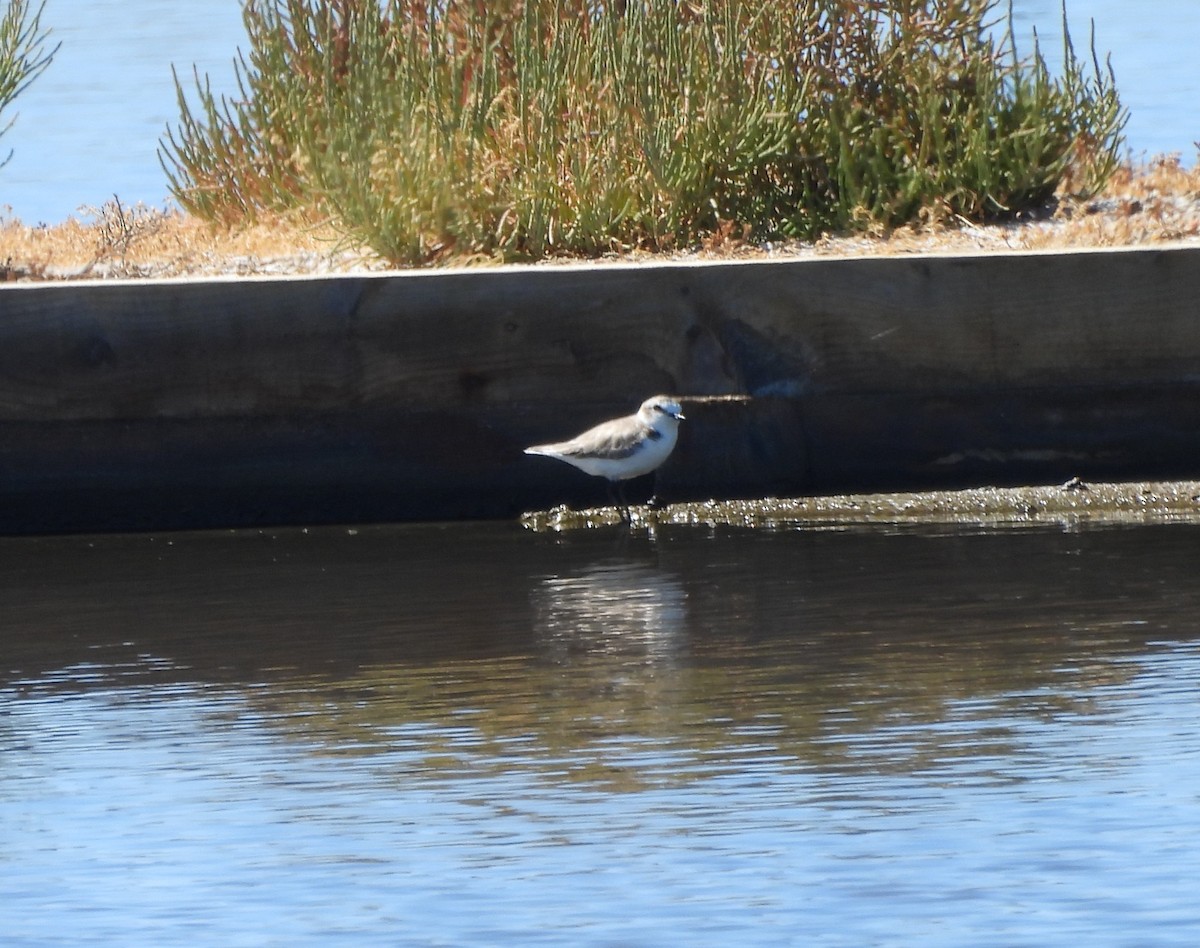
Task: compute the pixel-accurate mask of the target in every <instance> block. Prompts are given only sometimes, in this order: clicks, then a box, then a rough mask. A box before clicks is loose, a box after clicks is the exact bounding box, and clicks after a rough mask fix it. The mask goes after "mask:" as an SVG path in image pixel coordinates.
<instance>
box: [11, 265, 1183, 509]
mask: <svg viewBox="0 0 1200 948" xmlns="http://www.w3.org/2000/svg"><path fill="white" fill-rule="evenodd" d="M1197 300H1200V248H1183V249H1181V248H1174V249H1155V250H1146V249H1137V250H1122V251H1110V252H1100V251H1086V252H1066V253H1063V252H1055V253H1044V254H1029V253H1026V254H1010V255H980V256H970V257H904V258H899V257H898V258H878V257H876V258H862V259H832V258H831V259H824V258H821V259H811V260H797V261H789V262H755V263H720V264H702V265H696V264H662V265H637V266H623V265H603V266H593V267H588V266H579V267H562V268H505V269H496V270H476V271H448V272H422V273H410V274H392V275H371V276H348V277H347V276H342V277H320V278H312V277H308V278H302V279H256V280H211V281H159V282H144V283H142V282H127V283H71V284H42V285H21V284H14V285H8V286H4V287H0V438H2V440H0V504H6V505H7V508H8V509H10V510H11V509H13V508H14V505H20V504H33V505H34V506H35V507H36V506H37V505H42V506H45V505H50V504H53V503H54V502H55V498H56V497H57V498H58V500H59V501H60V502H61V500H62V498H63V497H67V496H70V497H74V498H77V499H80V498H81V499H80V500H79V503H78V505H76V506H74V507H71V508H70V509H72V510H75V509H76V508H78V509H79V510H86V509H91V508H92V507H94V508H95V509H96V510H97V511H102V510H103V508H104V504H105V498H106V497H109V498H111V497H113V496H115V495H116V493H117V492H119V491H120V490H123V489H125V488H129V487H130V485H133V487H132V488H131V489H133V490H134V494H133V495H131V496H132V497H133V500H131V501H130V502H131V503H133V502H134V501H135V500H136V492H137V491H138V490H141V491H143V492H144V497H147V498H148V497H156V498H159V501H160V502H159V506H160V507H161V508H162V510H163V511H166V513H163V514H162V516H163V517H165V518H166V520H170V517H169V516H167V514H168V513H169V511H170V509H171V507H172V504H173V503H174V501H173V500H172V498H176V499H179V498H185V497H186V498H190V500H188V503H189V504H191V505H192V506H193V507H195V508H196V509H201V508H202V509H203V511H204V513H203V515H197V516H195V517H192V518H188V517H182V516H181V517H179V518H177V520H176V521H171V522H172V523H175V524H176V525H217V524H218V523H220V522H222V514H221V511H222V509H225V510H227V511H228V512H229V522H230V523H242V522H266V521H273V522H279V520H280V518H283V519H297V518H298V519H302V520H306V521H318V520H328V519H331V518H332V519H337V518H345V517H352V518H356V519H389V518H390V519H412V518H416V517H421V518H426V517H434V518H437V517H443V516H465V515H471V516H481V515H482V516H508V515H510V514H511V513H512V512H513V510H514V509H518V508H520V507H522V506H528V505H531V504H543V503H552V502H555V501H557V500H558V499H564V500H572V499H574V500H578V501H590V500H592V499H594V497H597V496H602V494H603V485H600V484H596V483H593V481H592V479H589V478H586V476H585V475H579V474H578V472H572V471H570V470H569V469H566V467H565V466H563V465H553V464H550V463H549V462H545V461H544V459H543V460H538V459H530V458H525V457H523V456H522V455H521V448H522V447H524V446H525V445H527V444H531V443H535V442H539V441H549V440H555V439H558V438H561V437H564V436H567V435H569V434H571V433H573V432H575V431H579V430H582V429H583V428H585V427H587V426H588V425H590V424H593V423H595V422H597V421H600V420H602V419H604V418H606V417H611V416H613V415H616V414H621V413H625V412H628V411H631V410H632V409H633V408H634V407H636V405H637V404H638V403H639V402H640V401H641V400H642V399H643V398H644V397H645V396H647V395H648V394H653V393H655V392H668V393H672V394H676V395H680V396H683V397H685V399H686V398H691V399H693V404H692V405H691V406H689V405H687V404H686V402H685V413H686V414H687V415H688V422H687V423H685V425H684V427H683V430H682V432H681V436H680V444H679V448H678V449H677V451H676V454H675V456H674V457H673V458H672V459H671V460H670V461H668V463H667V465H666V466H664V468H663V469H662V480H663V482H664V484H667V485H674V488H675V489H677V490H679V491H681V492H686V493H687V494H688V495H689V496H704V495H712V494H724V495H729V496H733V495H738V494H740V495H743V496H744V495H747V494H753V493H754V492H772V493H781V492H788V491H791V492H802V491H809V490H819V491H835V490H842V489H848V488H849V487H850V486H851V485H852V486H853V487H854V488H855V489H860V488H861V489H869V488H886V487H889V486H899V485H901V484H903V485H905V486H933V487H936V486H945V485H949V484H955V483H962V482H967V481H973V482H984V481H986V480H987V479H989V478H996V479H1003V480H1004V481H1005V482H1008V483H1015V482H1020V481H1022V480H1023V479H1028V478H1032V477H1039V478H1041V477H1050V476H1058V474H1060V473H1062V472H1064V471H1065V472H1066V473H1065V475H1064V476H1070V475H1071V474H1075V473H1083V474H1085V473H1087V472H1089V471H1096V472H1117V473H1122V474H1125V473H1127V474H1129V475H1130V476H1138V477H1158V476H1162V475H1163V474H1164V473H1167V472H1168V471H1169V472H1170V473H1171V474H1172V475H1180V474H1182V475H1188V474H1190V475H1193V476H1194V475H1197V474H1200V434H1198V433H1197V422H1198V421H1200V419H1197V418H1196V412H1195V411H1193V410H1192V409H1191V405H1192V404H1194V403H1195V396H1196V394H1197V390H1198V389H1200V318H1197V316H1198V314H1197V307H1198V306H1200V304H1198V303H1197ZM724 396H740V397H732V398H723V397H724ZM560 468H561V469H560ZM1193 468H1196V469H1193ZM576 475H578V477H582V478H583V479H582V480H577V479H573V478H574V477H575V476H576ZM272 485H275V487H276V489H275V490H274V493H273V492H272V490H271V487H272ZM56 491H57V494H56ZM239 492H241V494H239ZM251 494H253V496H254V497H255V498H257V499H256V500H255V501H254V503H252V504H249V503H242V501H241V500H239V499H238V498H239V497H241V496H242V495H245V496H247V497H248V496H250V495H251ZM342 494H345V495H347V496H350V495H354V496H357V497H358V498H359V500H357V501H355V502H353V503H351V502H349V501H347V502H340V501H338V500H337V498H338V497H339V496H341V495H342ZM274 495H277V496H274ZM401 495H402V496H403V498H406V499H400V498H401ZM306 497H307V498H309V500H308V501H305V500H304V498H306ZM263 498H265V499H263ZM222 505H224V507H223V506H222ZM149 506H150V504H149V501H146V502H145V503H144V505H143V508H142V509H143V511H145V510H147V509H148V508H149ZM179 506H180V507H182V506H186V505H185V504H183V501H182V500H179ZM251 508H253V509H251ZM61 509H64V510H65V509H66V508H65V507H64V508H61ZM26 519H27V520H28V521H29V523H27V524H26V525H25V526H24V527H22V528H21V529H27V528H30V527H29V524H34V525H35V523H36V519H37V518H36V516H33V515H31V517H29V518H26ZM60 519H62V518H60ZM66 519H67V520H70V521H71V522H72V523H74V524H75V526H76V527H80V526H82V527H83V528H87V526H88V524H92V525H102V526H104V527H105V528H120V526H121V523H122V522H123V521H122V519H121V517H118V516H114V517H109V518H107V519H106V518H105V517H104V516H101V515H100V514H99V513H98V514H96V515H95V516H91V517H90V518H89V516H88V515H85V514H83V513H77V514H76V515H74V519H73V520H72V518H69V517H68V518H66ZM160 519H161V518H160ZM144 520H145V518H142V520H139V522H138V523H139V525H140V526H144V525H145V523H144V522H143V521H144ZM166 520H164V522H166ZM14 522H15V521H14ZM23 522H24V521H23ZM150 522H154V517H150ZM9 528H11V529H17V528H16V527H12V526H11V523H10V526H9V527H6V526H5V521H4V513H3V511H2V510H0V531H3V530H5V529H9ZM72 528H74V527H72Z"/></svg>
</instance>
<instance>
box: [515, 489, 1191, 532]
mask: <svg viewBox="0 0 1200 948" xmlns="http://www.w3.org/2000/svg"><path fill="white" fill-rule="evenodd" d="M630 516H631V521H632V522H631V524H630V527H631V528H632V529H638V528H642V529H645V528H653V527H657V526H664V525H671V526H683V525H686V526H705V527H708V526H720V525H723V526H735V527H751V528H766V529H787V528H803V527H839V526H858V525H867V524H880V525H882V524H907V525H920V524H928V525H936V524H962V525H972V524H976V525H979V526H1004V525H1011V526H1021V525H1034V524H1047V523H1049V524H1054V523H1057V524H1062V525H1064V526H1069V525H1071V524H1082V523H1087V524H1096V525H1100V524H1109V525H1119V524H1138V523H1168V522H1200V481H1191V480H1189V481H1137V482H1131V483H1107V484H1095V483H1087V482H1085V481H1081V480H1079V479H1078V478H1072V479H1071V480H1070V481H1067V482H1065V483H1063V484H1053V485H1040V486H1033V487H977V488H967V489H963V490H934V491H913V492H900V493H878V494H834V495H829V496H823V497H793V498H775V497H768V498H763V499H761V500H726V501H718V500H710V501H702V502H694V503H681V504H669V505H667V506H665V507H661V508H651V507H647V506H646V505H637V506H634V507H631V508H630ZM521 523H522V524H523V525H524V526H525V527H526V528H527V529H530V530H534V531H538V532H546V531H549V532H562V531H568V530H578V529H589V528H596V527H606V526H618V525H621V512H620V511H619V510H618V509H617V508H615V507H599V508H591V509H584V510H571V509H570V508H567V507H555V508H552V509H550V510H543V511H530V512H528V513H525V514H524V515H523V516H522V517H521Z"/></svg>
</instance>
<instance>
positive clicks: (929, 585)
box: [55, 527, 1191, 790]
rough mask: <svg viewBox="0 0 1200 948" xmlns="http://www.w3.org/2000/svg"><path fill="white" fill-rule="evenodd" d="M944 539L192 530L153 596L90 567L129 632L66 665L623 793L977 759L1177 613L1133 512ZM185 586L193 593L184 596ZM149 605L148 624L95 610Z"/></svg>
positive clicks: (422, 775)
mask: <svg viewBox="0 0 1200 948" xmlns="http://www.w3.org/2000/svg"><path fill="white" fill-rule="evenodd" d="M1161 529H1165V530H1170V529H1171V528H1169V527H1165V528H1161ZM942 533H943V534H944V535H942V536H940V537H939V536H936V535H931V534H929V532H928V531H921V530H908V531H900V532H898V533H897V532H893V533H892V535H890V536H889V535H887V531H879V530H876V531H875V532H874V533H862V534H859V535H852V534H851V533H845V534H838V533H827V534H812V533H810V534H807V535H806V534H800V533H794V534H792V535H790V536H789V535H783V534H774V535H771V536H767V537H757V538H756V537H754V536H752V535H750V534H749V533H741V534H738V533H736V532H732V533H725V534H724V535H723V536H721V537H719V538H718V539H716V540H714V541H713V542H711V543H708V544H705V543H701V544H696V543H695V542H689V541H688V540H687V539H686V536H685V533H684V532H674V533H673V532H672V531H671V530H669V529H668V530H664V531H660V533H659V535H658V536H656V537H647V536H643V537H639V536H628V537H589V538H583V539H580V538H566V539H564V538H561V537H560V538H549V537H547V538H536V539H532V538H531V539H532V543H533V548H532V551H531V552H532V556H531V557H530V558H526V559H510V562H509V563H507V564H506V563H505V562H504V560H505V557H504V556H503V555H501V556H497V555H496V554H497V553H498V552H499V551H498V550H496V549H489V546H490V545H491V544H489V543H486V542H485V543H483V544H482V545H481V547H479V548H476V549H474V550H472V549H469V548H465V547H462V548H460V547H459V546H458V545H457V544H456V543H454V542H451V544H450V545H451V546H452V547H454V550H453V553H454V559H453V560H450V559H447V560H443V561H440V565H436V566H431V565H430V564H431V563H437V562H438V560H437V558H436V557H434V558H433V559H429V558H427V557H424V556H422V554H421V552H420V550H421V549H423V546H422V545H421V544H417V550H416V551H414V552H412V553H409V552H406V551H405V552H402V553H401V554H400V557H401V559H403V560H405V562H397V561H396V559H395V558H396V556H397V551H398V550H400V549H401V548H400V547H398V546H394V545H393V544H394V543H395V540H396V536H395V535H394V534H390V533H388V532H386V531H377V532H374V533H370V532H368V534H369V535H365V536H359V537H357V538H352V537H339V538H331V537H330V536H326V537H324V538H323V539H321V538H318V539H316V540H315V541H313V542H312V543H310V542H309V540H307V539H306V538H304V537H302V536H299V535H295V536H291V537H290V538H284V539H283V540H282V541H279V542H276V541H271V540H262V541H253V540H247V539H245V538H243V539H241V540H237V541H232V540H231V541H226V543H224V544H217V545H213V544H212V541H204V540H196V539H193V540H191V541H190V550H183V551H181V550H179V548H173V549H170V550H167V551H166V552H167V555H166V556H164V557H162V558H161V559H160V560H159V561H158V562H157V564H155V565H156V568H157V569H158V570H159V571H161V570H162V569H163V567H164V566H165V567H166V572H167V573H168V574H170V575H171V576H174V578H175V580H176V585H175V588H172V583H171V582H170V581H168V582H167V584H166V585H165V586H161V585H159V586H158V588H160V589H162V590H163V592H162V598H161V599H159V600H158V602H157V608H155V602H154V599H153V597H150V600H149V602H147V601H146V599H145V597H144V595H143V594H144V592H145V590H144V589H141V590H140V591H139V586H138V583H136V582H134V583H133V584H132V585H130V586H128V587H127V589H126V591H125V594H127V595H128V596H131V597H132V596H140V597H141V599H140V602H139V604H138V605H137V606H136V607H135V606H134V604H133V603H131V602H128V601H123V594H122V590H121V588H120V587H114V586H113V585H112V584H111V583H106V584H105V586H104V588H105V589H106V591H107V593H108V594H109V595H110V596H111V598H109V599H108V600H107V601H106V602H104V603H100V602H92V603H91V608H92V610H93V615H92V618H93V619H94V620H96V622H97V625H98V626H99V627H100V628H102V629H103V628H107V627H110V626H111V627H112V631H116V629H117V627H119V628H120V635H121V636H122V637H125V638H126V641H127V642H128V644H113V643H110V644H108V645H106V646H104V647H103V648H95V649H93V651H92V655H93V656H94V657H95V658H97V659H100V661H99V662H97V665H96V667H95V669H94V670H93V671H91V672H87V673H86V674H85V672H84V669H83V668H82V666H79V665H75V666H72V667H70V669H69V670H68V671H66V672H65V673H64V672H63V671H61V670H60V671H59V675H61V676H62V678H61V679H60V680H69V681H70V682H71V683H72V686H73V687H91V686H92V684H94V683H93V682H91V681H90V679H91V678H92V677H96V678H99V679H103V678H105V677H108V678H109V679H110V680H109V684H110V685H112V684H116V685H118V686H120V685H121V684H123V683H137V682H138V680H139V679H140V680H141V681H143V682H144V681H146V680H160V679H164V678H165V679H170V678H176V679H178V678H184V679H186V678H189V677H191V676H193V675H196V676H199V677H202V678H203V677H204V676H205V675H208V676H210V677H213V678H216V679H219V680H224V681H225V683H226V684H228V685H229V686H231V687H232V688H233V689H234V691H235V693H236V692H241V693H243V694H244V698H245V701H246V703H247V713H248V714H249V715H251V716H252V717H255V718H261V720H262V721H265V722H267V723H268V724H269V726H270V727H271V728H272V729H276V730H278V731H281V732H282V733H284V734H285V735H286V736H288V737H290V738H293V739H300V740H303V741H305V742H311V744H310V746H312V747H313V749H314V750H316V751H317V752H319V753H322V754H336V755H383V758H385V759H381V764H384V765H386V766H388V767H392V768H394V770H395V774H396V776H397V777H403V778H405V779H438V780H444V779H452V778H464V777H482V776H485V775H487V774H489V773H490V774H502V773H506V772H510V771H513V770H519V771H522V772H525V773H527V774H530V775H532V776H536V777H537V778H538V779H543V780H548V781H552V782H557V781H562V780H567V781H571V782H577V783H590V784H596V785H603V786H604V787H606V788H608V789H611V790H622V789H630V790H633V789H638V788H643V787H647V786H655V785H660V786H661V785H678V784H681V783H688V782H692V781H696V780H701V779H706V778H709V777H713V776H719V775H726V776H728V775H732V774H737V773H741V772H744V771H745V770H746V768H748V767H753V766H758V765H765V764H769V765H770V766H771V767H774V768H784V769H790V770H793V771H802V770H810V771H832V772H847V771H871V772H881V771H882V772H888V771H898V772H903V771H913V770H930V769H937V768H940V767H947V766H955V765H956V762H961V760H962V759H964V758H969V757H972V756H975V757H979V758H980V759H981V760H984V761H985V762H986V761H993V762H994V761H996V760H997V759H999V758H1002V757H1003V756H1005V755H1008V754H1011V753H1013V752H1015V750H1016V749H1017V745H1019V744H1020V742H1021V740H1022V737H1021V726H1022V722H1032V723H1036V722H1038V721H1044V720H1050V719H1056V718H1060V717H1064V716H1069V717H1071V718H1075V719H1079V720H1088V719H1089V718H1094V719H1096V720H1104V719H1105V716H1106V713H1107V712H1106V710H1105V709H1106V704H1105V702H1104V700H1102V696H1103V695H1104V694H1106V693H1112V692H1113V689H1116V690H1117V691H1119V690H1120V689H1121V687H1122V686H1123V684H1124V683H1125V682H1127V681H1128V680H1129V679H1130V677H1131V676H1135V675H1136V674H1138V671H1139V665H1138V662H1137V661H1135V660H1134V659H1137V658H1139V657H1144V656H1149V655H1153V654H1154V653H1155V652H1156V651H1157V650H1158V649H1159V648H1160V647H1162V646H1159V645H1156V644H1154V643H1155V642H1156V641H1157V640H1160V639H1161V638H1163V637H1164V636H1168V637H1174V636H1178V635H1180V634H1182V633H1189V634H1190V631H1191V630H1190V629H1187V628H1183V629H1181V628H1180V627H1179V613H1178V612H1177V611H1173V610H1168V611H1159V607H1158V606H1157V602H1158V601H1159V600H1160V598H1161V597H1160V590H1161V589H1162V588H1164V587H1166V586H1169V585H1170V584H1171V577H1170V576H1169V575H1168V573H1169V571H1170V570H1172V569H1177V568H1183V566H1182V564H1181V563H1172V562H1171V561H1170V560H1167V561H1164V559H1163V557H1162V556H1161V555H1157V556H1156V557H1155V559H1154V561H1153V563H1154V565H1153V566H1152V567H1151V568H1149V570H1148V571H1147V568H1145V567H1140V568H1133V569H1131V568H1130V564H1131V563H1135V564H1136V561H1132V560H1130V559H1129V558H1128V557H1127V556H1124V555H1122V556H1117V555H1116V551H1118V550H1120V549H1123V547H1122V544H1125V545H1127V544H1128V543H1129V541H1130V539H1131V538H1134V537H1137V536H1138V534H1136V533H1134V532H1128V531H1126V532H1124V533H1122V532H1121V531H1083V532H1080V533H1076V534H1070V533H1054V532H1050V533H1047V532H1046V531H1028V532H1026V533H1025V534H1024V535H1022V534H1021V533H1018V532H1011V533H1009V534H1007V535H1005V534H998V533H995V532H991V533H988V532H979V533H977V534H975V535H971V533H969V532H966V533H964V532H962V531H961V530H956V529H954V528H945V529H943V531H942ZM434 539H435V540H436V539H437V538H436V537H435V538H434ZM510 539H511V538H510ZM100 542H101V543H102V544H103V543H104V542H105V541H100ZM146 542H147V546H149V541H146ZM206 542H207V543H208V544H209V549H207V550H205V549H204V548H205V545H206ZM438 542H445V537H444V536H443V537H442V538H441V540H439V541H438ZM506 542H507V541H506ZM272 544H275V546H274V548H273V549H272V547H271V545H272ZM306 544H309V547H310V549H309V550H308V551H306V550H305V545H306ZM181 546H183V547H188V546H189V541H186V540H184V541H181ZM264 546H265V547H266V549H264ZM1143 546H1146V547H1147V548H1148V544H1140V543H1139V548H1142V547H1143ZM356 548H357V550H358V553H359V554H362V556H360V555H357V554H356V555H354V556H352V557H350V558H349V560H348V561H347V560H344V559H339V556H338V555H336V554H332V551H333V550H336V549H342V550H355V549H356ZM1110 548H1111V550H1112V551H1113V552H1105V551H1106V550H1108V549H1110ZM162 549H163V548H162V547H161V545H160V552H161V551H162ZM364 549H365V550H366V551H368V552H364ZM1160 549H1161V548H1160ZM282 551H286V553H285V554H284V557H283V559H284V562H282V563H281V562H279V560H280V557H279V556H275V555H272V556H271V557H270V558H269V559H268V558H266V557H264V556H263V554H264V553H267V552H272V553H275V552H282ZM231 552H232V553H233V554H234V555H232V556H230V555H229V554H230V553H231ZM447 552H449V551H447ZM212 554H216V556H212V558H211V559H210V556H211V555H212ZM197 555H198V556H199V557H200V558H201V559H202V560H204V561H205V565H206V567H207V569H205V570H196V569H194V567H195V566H196V562H195V557H196V556H197ZM289 559H290V562H288V560H289ZM215 560H220V561H221V562H220V563H217V562H215ZM367 560H377V562H376V563H375V564H374V565H373V566H372V567H371V570H370V571H368V572H367V573H366V574H364V573H363V572H362V571H361V569H359V571H358V572H357V573H356V572H355V570H356V568H358V567H361V566H362V565H363V564H364V563H365V562H366V561H367ZM451 564H453V565H451ZM147 566H149V564H147ZM213 567H216V568H217V572H216V573H215V574H214V572H213V571H212V569H213ZM314 568H317V569H318V570H319V572H314ZM150 571H151V572H153V571H154V570H153V569H151V570H150ZM331 573H332V575H331ZM268 574H269V575H271V576H274V577H275V579H276V580H277V582H276V584H275V585H273V586H272V585H270V584H264V583H262V582H260V580H263V579H264V578H265V576H266V575H268ZM434 574H439V575H438V576H437V577H435V576H434ZM76 575H77V574H76ZM198 577H203V578H201V579H199V585H200V586H201V587H203V588H197V582H198ZM160 578H162V577H160ZM435 578H436V581H434V579H435ZM1179 579H1180V581H1181V582H1182V581H1183V578H1182V577H1179ZM179 582H182V583H183V585H184V586H185V588H183V589H180V588H178V583H179ZM231 582H232V584H233V585H232V587H230V585H229V584H230V583H231ZM156 585H157V584H156ZM1175 588H1176V589H1178V588H1185V587H1180V586H1178V585H1176V587H1175ZM216 589H224V596H223V597H217V596H214V595H213V592H214V591H215V590H216ZM114 593H115V595H112V594H114ZM323 594H328V595H323ZM188 596H191V597H193V598H196V599H198V600H199V603H198V604H197V605H196V606H194V607H193V608H192V609H191V610H189V611H190V613H191V614H190V615H186V614H180V612H179V610H178V606H177V602H178V601H179V599H181V598H186V597H188ZM59 601H61V600H59ZM147 606H149V608H150V609H151V616H152V617H153V619H154V620H156V621H155V622H152V623H151V625H150V626H148V627H146V630H145V631H142V632H140V633H139V632H135V631H134V630H133V629H131V628H130V627H129V626H127V625H126V626H122V625H121V623H120V622H117V621H113V620H114V619H117V618H118V617H120V616H126V617H127V616H128V614H129V611H131V610H133V609H134V608H140V609H142V610H145V609H146V608H147ZM105 612H107V613H108V615H107V616H106V615H104V613H105ZM155 624H157V627H158V631H157V632H155V631H151V630H152V629H153V628H154V625H155ZM173 648H174V651H172V649H173ZM130 653H132V654H130ZM121 654H126V655H127V660H126V661H124V662H122V661H121V660H119V659H118V656H119V655H121ZM106 656H107V657H106ZM55 677H58V675H56V676H55ZM221 713H223V714H228V713H229V709H228V706H227V705H223V706H222V711H221ZM990 776H991V777H992V778H994V779H996V780H998V781H1003V780H1005V779H1006V776H1005V774H1004V772H1003V768H1002V767H997V769H996V770H995V772H994V773H992V774H991V775H990Z"/></svg>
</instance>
